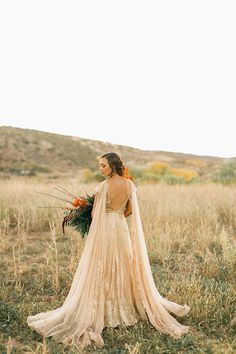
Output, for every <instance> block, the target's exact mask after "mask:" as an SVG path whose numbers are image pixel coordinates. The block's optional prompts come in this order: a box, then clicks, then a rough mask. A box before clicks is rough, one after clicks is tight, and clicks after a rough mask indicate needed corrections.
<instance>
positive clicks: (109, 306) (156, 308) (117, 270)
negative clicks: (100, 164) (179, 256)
mask: <svg viewBox="0 0 236 354" xmlns="http://www.w3.org/2000/svg"><path fill="white" fill-rule="evenodd" d="M128 181H129V186H130V193H129V196H128V199H130V200H131V203H132V214H131V216H130V225H129V226H128V224H127V221H126V217H125V216H124V210H125V207H126V203H127V201H128V199H127V200H126V201H125V203H123V204H122V205H121V206H120V208H119V209H117V210H113V209H112V208H111V207H110V204H109V203H110V201H109V200H108V197H107V190H108V181H107V180H104V181H103V182H101V183H99V185H98V186H97V188H96V192H98V193H100V198H99V201H98V203H97V205H96V207H95V211H94V216H93V220H92V223H91V226H90V230H89V234H88V235H87V239H86V243H85V246H84V250H83V253H82V255H81V258H80V261H79V264H78V267H77V270H76V272H75V275H74V278H73V282H72V285H71V288H70V291H69V293H68V295H67V297H66V299H65V302H64V304H63V305H62V306H61V307H59V308H57V309H55V310H51V311H48V312H41V313H39V314H36V315H34V316H29V317H28V318H27V323H28V325H29V326H30V327H31V328H33V329H34V330H36V331H37V332H38V333H40V334H42V335H45V336H46V337H50V336H53V337H54V338H55V340H57V341H59V342H62V343H64V344H68V345H70V344H76V345H78V346H81V347H82V348H83V347H85V346H87V345H89V344H95V345H96V346H98V347H102V346H104V341H103V338H102V336H101V334H102V331H103V328H105V327H116V326H118V325H125V326H130V325H134V324H135V323H137V322H138V321H139V320H149V321H150V323H151V324H152V325H153V326H154V327H155V328H156V329H157V330H158V331H160V332H161V333H166V334H169V335H171V336H173V337H175V338H178V337H180V336H181V335H183V334H184V333H187V332H188V331H189V327H188V326H185V325H182V324H180V323H179V322H178V321H177V320H176V319H175V318H174V317H173V316H171V314H170V312H171V313H173V314H175V315H177V316H184V315H186V314H187V313H188V312H189V310H190V308H189V306H187V305H186V304H185V305H179V304H177V303H175V302H172V301H169V300H167V299H166V298H163V297H162V296H161V295H160V294H159V292H158V290H157V288H156V285H155V283H154V279H153V276H152V271H151V267H150V263H149V258H148V253H147V249H146V244H145V238H144V234H143V229H142V223H141V218H140V212H139V206H138V200H137V195H136V187H135V185H134V183H133V182H132V181H131V180H128Z"/></svg>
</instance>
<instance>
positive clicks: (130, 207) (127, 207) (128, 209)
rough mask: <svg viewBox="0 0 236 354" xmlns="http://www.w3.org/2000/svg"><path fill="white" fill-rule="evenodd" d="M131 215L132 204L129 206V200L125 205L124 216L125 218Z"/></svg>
mask: <svg viewBox="0 0 236 354" xmlns="http://www.w3.org/2000/svg"><path fill="white" fill-rule="evenodd" d="M131 214H132V204H131V201H130V199H129V200H128V202H127V204H126V209H125V212H124V215H125V217H126V218H127V216H130V215H131Z"/></svg>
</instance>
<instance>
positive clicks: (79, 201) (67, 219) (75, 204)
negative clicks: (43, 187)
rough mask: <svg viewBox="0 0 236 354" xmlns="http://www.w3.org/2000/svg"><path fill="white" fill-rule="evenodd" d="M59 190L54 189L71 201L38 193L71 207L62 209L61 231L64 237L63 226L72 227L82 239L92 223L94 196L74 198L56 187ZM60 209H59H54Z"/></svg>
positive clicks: (64, 190) (87, 195)
mask: <svg viewBox="0 0 236 354" xmlns="http://www.w3.org/2000/svg"><path fill="white" fill-rule="evenodd" d="M58 187H59V188H55V189H56V190H57V191H59V192H62V193H64V194H66V195H67V196H70V197H72V198H73V199H72V200H68V199H64V198H59V197H57V196H54V195H51V194H48V193H43V192H39V193H41V194H44V195H47V196H49V197H52V198H56V199H59V200H62V201H64V202H67V203H69V204H71V206H72V207H64V208H63V207H62V209H65V212H64V214H65V216H64V217H63V220H62V231H63V234H64V235H65V226H72V227H74V229H75V230H76V231H78V232H79V233H80V234H81V236H82V238H84V236H85V235H86V234H88V232H89V227H90V224H91V222H92V216H91V213H92V209H93V204H94V199H95V194H92V195H89V194H87V193H86V196H85V197H84V196H75V195H73V194H72V193H70V192H68V191H67V190H66V189H64V188H62V187H60V186H58ZM55 208H61V207H55Z"/></svg>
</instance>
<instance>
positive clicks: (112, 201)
mask: <svg viewBox="0 0 236 354" xmlns="http://www.w3.org/2000/svg"><path fill="white" fill-rule="evenodd" d="M129 196H130V184H129V181H128V180H127V179H126V178H124V177H120V176H119V177H113V178H110V179H109V180H108V190H107V199H108V204H109V206H110V208H112V209H113V210H115V211H116V210H119V209H120V208H121V207H122V206H123V205H124V203H127V201H128V199H129Z"/></svg>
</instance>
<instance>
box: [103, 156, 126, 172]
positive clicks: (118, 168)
mask: <svg viewBox="0 0 236 354" xmlns="http://www.w3.org/2000/svg"><path fill="white" fill-rule="evenodd" d="M101 158H106V159H107V161H108V164H109V166H110V168H111V175H113V173H114V172H116V173H117V174H118V175H120V176H123V175H124V169H125V165H124V163H123V161H122V160H121V158H120V156H119V155H118V154H116V153H115V152H108V153H106V154H104V155H102V156H100V159H101Z"/></svg>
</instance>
